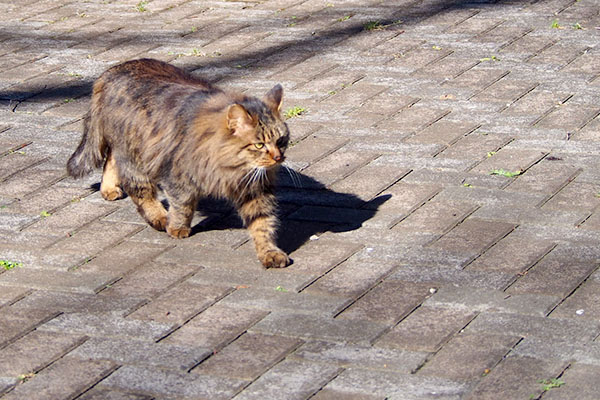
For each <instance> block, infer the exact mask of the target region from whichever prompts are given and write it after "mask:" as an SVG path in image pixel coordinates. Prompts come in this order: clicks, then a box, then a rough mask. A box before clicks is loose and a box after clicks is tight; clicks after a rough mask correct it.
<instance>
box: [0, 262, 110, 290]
mask: <svg viewBox="0 0 600 400" xmlns="http://www.w3.org/2000/svg"><path fill="white" fill-rule="evenodd" d="M115 280H116V277H114V276H109V275H106V274H97V273H85V272H81V271H69V272H65V271H56V270H37V269H26V268H19V269H13V270H11V271H9V273H4V274H2V275H0V286H19V287H27V288H33V289H40V290H45V289H50V290H59V291H68V292H76V293H97V292H98V291H99V290H101V289H102V288H104V287H105V286H106V285H110V284H111V283H112V282H114V281H115Z"/></svg>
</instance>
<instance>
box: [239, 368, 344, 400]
mask: <svg viewBox="0 0 600 400" xmlns="http://www.w3.org/2000/svg"><path fill="white" fill-rule="evenodd" d="M340 370H341V369H340V368H339V367H336V366H332V365H327V364H317V363H308V362H301V361H288V360H286V361H283V362H281V363H279V364H277V365H276V366H275V367H273V368H271V369H270V370H269V371H268V372H267V373H265V374H264V375H262V376H261V377H260V378H259V379H257V380H256V381H254V382H253V383H252V384H251V385H250V386H248V387H247V388H246V390H244V391H243V392H242V393H241V394H240V395H238V396H237V397H238V398H239V399H265V398H274V397H278V396H279V395H280V394H281V393H286V396H287V397H288V398H290V399H305V398H308V397H310V396H311V395H312V394H314V393H315V392H316V391H318V390H319V389H320V388H321V387H322V386H324V385H325V384H326V383H327V382H328V381H330V380H331V379H332V378H333V377H335V376H336V375H337V374H338V373H339V371H340Z"/></svg>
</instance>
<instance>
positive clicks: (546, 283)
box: [507, 253, 598, 298]
mask: <svg viewBox="0 0 600 400" xmlns="http://www.w3.org/2000/svg"><path fill="white" fill-rule="evenodd" d="M597 267H598V265H597V264H596V263H594V262H588V261H578V260H573V259H566V258H562V257H556V256H555V257H553V255H552V253H550V254H549V255H548V256H546V257H544V259H542V260H541V261H540V262H539V263H537V264H536V265H535V266H534V267H533V268H532V269H530V270H529V271H528V272H527V274H526V275H524V276H523V277H521V278H520V279H519V280H518V281H516V282H515V283H514V284H513V285H511V287H510V288H508V290H507V293H509V294H519V293H536V294H550V293H552V294H554V295H557V296H561V297H563V298H564V297H566V296H567V295H569V294H570V293H571V292H572V291H573V290H575V289H576V288H577V287H578V286H579V285H580V284H581V282H583V281H584V280H585V279H586V278H587V277H588V276H589V275H590V274H591V273H592V272H594V271H595V270H596V269H597ZM564 271H569V273H568V275H567V276H565V274H564Z"/></svg>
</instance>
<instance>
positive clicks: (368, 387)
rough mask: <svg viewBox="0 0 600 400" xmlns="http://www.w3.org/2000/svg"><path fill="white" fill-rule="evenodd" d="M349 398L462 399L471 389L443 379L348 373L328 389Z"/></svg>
mask: <svg viewBox="0 0 600 400" xmlns="http://www.w3.org/2000/svg"><path fill="white" fill-rule="evenodd" d="M325 389H331V390H336V391H339V392H340V393H343V394H344V396H345V395H346V393H348V394H364V395H376V396H385V397H386V398H388V399H392V400H400V399H403V398H404V399H406V398H410V399H434V398H439V399H459V398H461V397H462V395H464V394H465V392H466V391H467V389H468V385H466V384H464V383H461V382H455V381H451V380H448V379H443V378H434V377H425V376H418V375H410V374H399V373H396V372H385V371H368V370H367V371H364V370H358V369H349V370H346V371H344V372H342V373H341V374H340V375H339V376H338V377H336V378H335V379H334V380H333V381H331V383H329V384H328V385H327V386H325Z"/></svg>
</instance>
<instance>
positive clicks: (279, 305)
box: [219, 286, 349, 316]
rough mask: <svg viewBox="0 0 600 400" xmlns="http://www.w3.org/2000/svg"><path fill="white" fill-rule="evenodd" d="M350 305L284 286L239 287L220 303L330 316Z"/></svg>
mask: <svg viewBox="0 0 600 400" xmlns="http://www.w3.org/2000/svg"><path fill="white" fill-rule="evenodd" d="M348 303H349V301H348V300H346V299H341V298H339V297H333V296H315V295H309V294H307V293H306V292H304V291H303V292H300V293H295V292H293V291H291V290H289V289H287V288H285V287H284V286H279V290H278V289H277V287H274V288H271V289H270V290H265V288H255V287H245V286H239V287H237V288H236V290H235V291H234V292H233V293H231V294H230V295H228V296H227V297H225V298H224V299H223V300H221V301H220V302H219V304H223V305H228V306H233V307H242V308H256V309H259V310H265V311H271V310H279V311H288V312H295V313H306V314H313V313H318V314H321V315H330V316H334V315H336V314H338V313H339V311H340V310H342V309H343V308H345V307H346V306H347V305H348Z"/></svg>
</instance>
